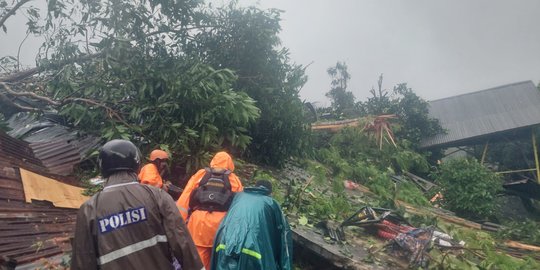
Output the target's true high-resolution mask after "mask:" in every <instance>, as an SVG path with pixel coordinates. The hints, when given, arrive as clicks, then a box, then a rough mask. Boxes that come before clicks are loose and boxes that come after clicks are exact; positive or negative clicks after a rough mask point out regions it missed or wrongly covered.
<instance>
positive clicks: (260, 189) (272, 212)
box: [211, 180, 292, 270]
mask: <svg viewBox="0 0 540 270" xmlns="http://www.w3.org/2000/svg"><path fill="white" fill-rule="evenodd" d="M271 192H272V184H271V183H270V182H269V181H266V180H261V181H258V182H257V184H256V185H255V187H248V188H244V192H240V193H237V194H236V195H235V197H234V200H233V202H232V204H231V207H230V208H229V211H228V213H227V215H226V216H225V218H224V219H223V221H222V222H221V224H220V226H219V228H218V231H217V233H216V237H215V240H214V247H213V252H212V260H211V269H212V270H226V269H250V270H257V269H264V270H291V269H292V238H291V230H290V227H289V224H288V223H287V219H286V218H285V216H284V215H283V212H282V211H281V208H280V206H279V204H278V203H277V202H276V201H275V200H274V199H272V198H271V197H270V194H271Z"/></svg>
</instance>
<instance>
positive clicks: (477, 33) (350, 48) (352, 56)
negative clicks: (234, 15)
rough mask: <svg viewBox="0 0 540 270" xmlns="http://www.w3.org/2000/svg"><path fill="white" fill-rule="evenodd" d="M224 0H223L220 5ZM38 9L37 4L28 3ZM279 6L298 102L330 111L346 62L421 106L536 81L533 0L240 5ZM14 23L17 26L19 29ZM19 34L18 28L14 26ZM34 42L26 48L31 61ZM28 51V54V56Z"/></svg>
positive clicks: (10, 41) (539, 40) (356, 78)
mask: <svg viewBox="0 0 540 270" xmlns="http://www.w3.org/2000/svg"><path fill="white" fill-rule="evenodd" d="M224 1H227V0H224ZM32 2H34V3H36V4H39V3H40V1H32ZM240 3H241V4H242V5H258V6H259V7H262V8H278V9H281V10H283V11H284V13H283V14H282V19H283V21H282V23H281V26H282V28H283V30H282V33H281V39H282V44H283V46H285V47H287V48H289V49H290V52H291V58H292V60H293V61H295V62H297V63H299V64H304V65H307V64H310V63H311V65H310V66H309V67H308V69H307V75H308V76H309V80H308V83H307V84H306V85H305V87H304V89H302V91H301V92H300V94H301V96H302V98H303V99H306V100H308V101H312V102H319V105H330V103H329V101H328V100H327V99H326V98H325V96H324V94H325V93H326V92H327V91H328V90H329V87H330V77H329V76H328V75H327V73H326V69H327V68H328V67H330V66H332V65H335V63H336V62H337V61H345V62H346V63H347V65H348V66H349V73H350V74H351V76H352V78H351V81H350V85H349V90H350V91H352V92H353V93H354V95H355V96H356V97H357V98H358V99H360V100H365V99H366V97H368V96H369V89H371V88H372V87H373V86H376V83H377V79H378V76H379V74H381V73H384V87H385V88H387V89H389V90H391V89H392V87H393V86H394V85H396V84H397V83H401V82H406V83H408V85H409V87H411V88H412V89H414V91H415V92H416V93H418V94H419V95H420V96H421V97H423V98H425V99H427V100H433V99H438V98H442V97H448V96H453V95H456V94H461V93H466V92H472V91H478V90H482V89H486V88H490V87H495V86H499V85H504V84H509V83H514V82H518V81H524V80H532V81H533V82H534V83H535V84H538V83H539V81H540V1H539V0H519V1H510V0H507V1H506V0H505V1H503V0H445V1H433V0H370V1H365V0H240ZM24 23H25V18H24V17H21V16H17V17H16V18H11V19H9V20H8V24H7V26H8V33H9V36H8V38H6V35H5V34H4V33H3V32H0V56H3V55H7V54H10V55H16V53H17V47H18V44H19V43H20V41H22V40H23V39H24V37H25V34H24V30H22V31H21V30H20V29H25V27H23V25H24ZM17 26H20V27H17ZM18 29H19V30H18ZM38 43H39V42H37V41H36V40H35V39H32V38H29V39H28V40H27V41H26V42H25V43H24V44H23V46H22V59H23V62H24V63H26V64H27V65H32V64H33V58H34V57H35V47H36V44H38ZM28 52H31V53H28Z"/></svg>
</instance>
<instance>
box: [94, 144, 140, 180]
mask: <svg viewBox="0 0 540 270" xmlns="http://www.w3.org/2000/svg"><path fill="white" fill-rule="evenodd" d="M99 166H100V167H101V175H102V176H103V177H105V178H107V177H109V176H111V174H112V173H113V172H117V171H133V172H135V173H137V172H138V171H139V167H140V166H141V152H139V149H138V148H137V146H135V145H134V144H133V143H132V142H130V141H126V140H112V141H110V142H108V143H106V144H105V145H103V147H101V149H100V150H99Z"/></svg>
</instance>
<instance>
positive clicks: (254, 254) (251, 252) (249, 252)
mask: <svg viewBox="0 0 540 270" xmlns="http://www.w3.org/2000/svg"><path fill="white" fill-rule="evenodd" d="M226 247H227V246H226V245H225V244H219V245H218V246H217V247H216V252H218V251H220V250H224V249H225V248H226ZM242 253H244V254H246V255H249V256H252V257H255V258H256V259H258V260H260V259H261V258H262V255H261V253H259V252H257V251H254V250H251V249H247V248H243V249H242Z"/></svg>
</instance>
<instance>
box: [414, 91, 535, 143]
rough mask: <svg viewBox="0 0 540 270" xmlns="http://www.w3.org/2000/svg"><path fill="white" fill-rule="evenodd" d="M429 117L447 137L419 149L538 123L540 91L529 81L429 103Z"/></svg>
mask: <svg viewBox="0 0 540 270" xmlns="http://www.w3.org/2000/svg"><path fill="white" fill-rule="evenodd" d="M429 105H430V109H429V115H430V117H432V118H437V119H439V122H440V124H441V126H442V127H443V128H444V129H445V130H446V132H447V133H446V134H439V135H436V136H434V137H431V138H428V139H425V140H424V141H422V143H421V147H423V148H428V147H433V146H446V145H450V144H456V143H458V142H460V143H463V144H462V145H465V144H466V143H467V141H471V140H477V139H479V138H481V137H485V136H490V135H494V134H496V133H501V132H506V131H511V130H518V129H523V128H526V127H530V126H534V125H538V124H540V91H539V90H538V89H537V88H536V86H535V85H534V83H533V82H532V81H525V82H518V83H513V84H508V85H503V86H499V87H495V88H490V89H486V90H482V91H478V92H473V93H468V94H463V95H458V96H453V97H448V98H443V99H439V100H434V101H430V102H429Z"/></svg>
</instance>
